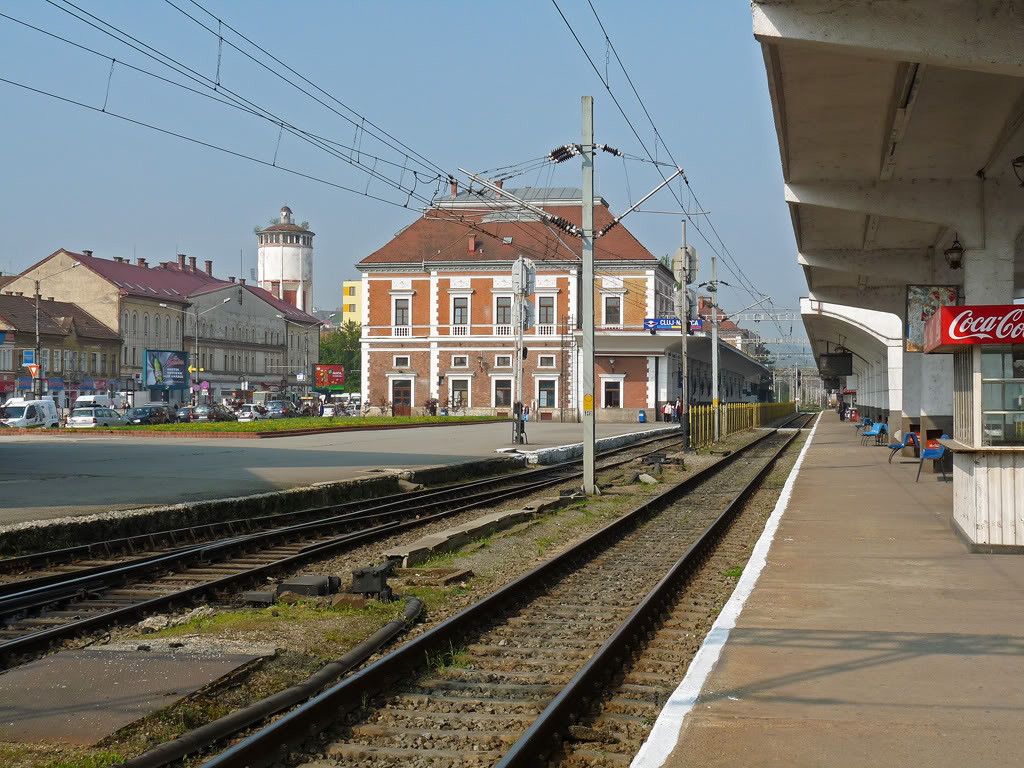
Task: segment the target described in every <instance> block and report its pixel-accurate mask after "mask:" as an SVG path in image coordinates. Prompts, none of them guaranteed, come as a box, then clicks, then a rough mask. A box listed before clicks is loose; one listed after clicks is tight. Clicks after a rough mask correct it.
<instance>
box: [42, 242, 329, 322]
mask: <svg viewBox="0 0 1024 768" xmlns="http://www.w3.org/2000/svg"><path fill="white" fill-rule="evenodd" d="M58 253H65V254H67V255H68V256H69V257H71V258H72V259H74V260H75V261H78V262H80V263H81V265H82V266H83V267H86V268H88V269H90V270H91V271H93V272H95V273H96V274H98V275H99V276H100V277H102V278H104V279H105V280H108V281H109V282H110V283H112V284H113V285H114V286H116V287H117V288H118V290H119V291H120V292H121V294H122V295H125V296H141V297H144V298H147V299H156V300H158V301H163V302H170V303H178V304H188V303H189V297H191V296H201V295H202V294H204V293H210V292H212V291H218V290H221V289H222V288H230V287H232V286H234V287H236V288H237V287H239V286H240V283H233V282H231V281H229V280H220V279H218V278H216V277H214V276H213V275H209V274H207V273H206V272H205V271H204V270H201V269H196V270H194V271H193V270H192V269H191V268H190V267H189V266H188V265H187V264H186V266H185V270H184V271H182V270H181V269H180V268H179V266H178V262H176V261H168V262H162V263H160V264H156V265H151V266H141V265H139V264H130V263H128V262H127V261H120V262H119V261H114V260H112V259H101V258H99V257H97V256H90V255H86V254H83V253H74V252H72V251H68V250H66V249H61V250H58V251H56V252H55V253H52V254H50V256H47V257H46V259H43V261H46V260H47V259H49V258H52V257H53V256H55V255H56V254H58ZM39 263H40V264H42V263H43V262H42V261H41V262H39ZM35 266H38V264H37V265H35ZM33 268H34V267H29V270H31V269H33ZM26 271H28V270H26ZM242 287H244V288H245V289H246V290H248V291H249V293H251V294H253V295H254V296H257V297H259V298H261V299H263V300H264V301H266V302H267V303H268V304H270V305H271V306H273V307H274V308H275V309H276V310H277V311H278V312H280V313H281V314H283V315H284V316H285V317H287V318H288V319H289V320H293V321H295V322H297V323H317V322H319V321H318V320H317V319H316V318H315V317H313V316H312V315H309V314H307V313H305V312H302V311H301V310H299V309H296V308H295V307H293V306H292V305H291V304H289V303H288V302H286V301H282V300H281V299H278V298H277V297H276V296H274V295H273V294H272V293H270V292H269V291H266V290H264V289H263V288H259V287H258V286H254V285H245V286H242ZM58 303H59V302H58Z"/></svg>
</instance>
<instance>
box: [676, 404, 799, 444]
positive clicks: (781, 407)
mask: <svg viewBox="0 0 1024 768" xmlns="http://www.w3.org/2000/svg"><path fill="white" fill-rule="evenodd" d="M718 408H719V411H720V412H721V416H720V422H719V429H720V436H721V437H728V436H729V435H732V434H735V433H737V432H742V431H743V430H745V429H752V428H754V427H760V426H762V425H764V424H769V423H771V422H773V421H775V420H776V419H779V418H782V417H783V416H786V415H788V414H791V413H793V403H725V404H724V405H720V406H719V407H718ZM714 440H715V420H714V408H713V406H710V405H695V406H691V407H690V448H707V447H708V446H710V445H711V443H713V442H714Z"/></svg>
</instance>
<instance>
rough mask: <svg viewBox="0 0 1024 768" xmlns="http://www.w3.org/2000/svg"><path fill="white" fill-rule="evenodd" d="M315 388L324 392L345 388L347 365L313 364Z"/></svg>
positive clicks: (338, 390)
mask: <svg viewBox="0 0 1024 768" xmlns="http://www.w3.org/2000/svg"><path fill="white" fill-rule="evenodd" d="M313 389H315V390H318V391H323V392H343V391H344V390H345V366H344V365H336V364H333V363H317V364H316V365H314V366H313Z"/></svg>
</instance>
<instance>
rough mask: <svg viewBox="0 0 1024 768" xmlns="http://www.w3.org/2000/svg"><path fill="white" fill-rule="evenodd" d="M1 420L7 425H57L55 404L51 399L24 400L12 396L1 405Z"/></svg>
mask: <svg viewBox="0 0 1024 768" xmlns="http://www.w3.org/2000/svg"><path fill="white" fill-rule="evenodd" d="M2 418H3V422H4V424H6V425H7V426H8V427H57V426H59V420H58V418H57V406H56V404H55V403H54V402H53V400H25V399H23V398H20V397H12V398H11V399H10V400H8V401H7V402H6V403H4V407H3V417H2Z"/></svg>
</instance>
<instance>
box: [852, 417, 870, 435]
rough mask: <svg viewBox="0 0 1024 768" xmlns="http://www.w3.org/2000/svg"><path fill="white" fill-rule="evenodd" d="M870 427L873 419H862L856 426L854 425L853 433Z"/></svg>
mask: <svg viewBox="0 0 1024 768" xmlns="http://www.w3.org/2000/svg"><path fill="white" fill-rule="evenodd" d="M870 426H871V419H869V418H868V417H867V416H865V417H864V418H863V419H861V420H860V421H859V422H857V423H856V424H854V425H853V431H854V432H858V431H860V429H861V428H862V427H870Z"/></svg>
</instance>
